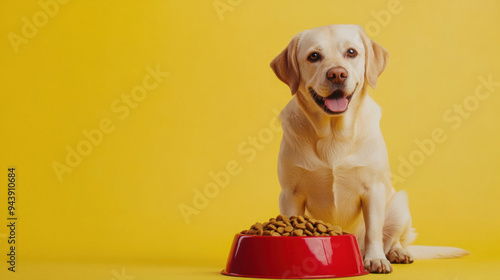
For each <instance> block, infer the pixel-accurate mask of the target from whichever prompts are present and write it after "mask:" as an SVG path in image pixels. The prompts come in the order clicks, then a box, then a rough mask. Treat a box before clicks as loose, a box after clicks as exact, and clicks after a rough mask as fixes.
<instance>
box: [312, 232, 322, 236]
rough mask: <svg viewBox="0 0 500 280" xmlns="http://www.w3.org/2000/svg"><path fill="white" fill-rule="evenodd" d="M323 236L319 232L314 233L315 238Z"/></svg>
mask: <svg viewBox="0 0 500 280" xmlns="http://www.w3.org/2000/svg"><path fill="white" fill-rule="evenodd" d="M320 235H321V234H320V233H319V232H314V233H313V236H320Z"/></svg>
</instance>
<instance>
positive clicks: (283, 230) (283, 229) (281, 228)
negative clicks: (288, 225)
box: [276, 227, 285, 233]
mask: <svg viewBox="0 0 500 280" xmlns="http://www.w3.org/2000/svg"><path fill="white" fill-rule="evenodd" d="M276 231H277V232H279V233H283V232H285V228H284V227H279V228H277V229H276Z"/></svg>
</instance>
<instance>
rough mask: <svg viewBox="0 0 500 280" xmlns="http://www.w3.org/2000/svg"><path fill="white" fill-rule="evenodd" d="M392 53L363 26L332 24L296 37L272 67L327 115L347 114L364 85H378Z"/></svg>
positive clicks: (279, 75) (280, 76) (292, 89)
mask: <svg viewBox="0 0 500 280" xmlns="http://www.w3.org/2000/svg"><path fill="white" fill-rule="evenodd" d="M388 57H389V54H388V52H387V50H385V49H384V48H383V47H382V46H380V45H379V44H377V43H376V42H374V41H373V40H371V39H370V38H368V37H367V36H366V34H365V32H364V31H363V29H362V28H361V27H360V26H357V25H330V26H323V27H318V28H314V29H310V30H306V31H303V32H301V33H299V34H297V35H296V36H295V37H294V38H293V39H292V40H291V41H290V44H289V45H288V47H287V48H285V49H284V50H283V51H282V52H281V53H280V54H279V55H278V56H277V57H276V58H274V60H273V61H272V62H271V67H272V69H273V70H274V73H275V74H276V76H278V78H279V79H280V80H281V81H283V82H284V83H286V84H288V86H289V87H290V89H291V91H292V94H295V93H297V92H299V93H300V94H302V95H303V97H304V98H305V99H306V100H309V101H313V102H314V103H316V104H317V105H318V106H317V108H318V109H319V110H322V111H323V112H324V113H326V114H328V115H340V114H342V113H344V112H345V111H346V110H347V108H348V105H349V103H350V102H351V100H352V98H353V96H355V95H356V93H358V92H360V91H361V90H362V88H363V86H364V84H365V82H366V83H368V84H369V85H370V86H371V87H373V88H375V87H376V86H377V79H378V76H379V75H380V74H381V73H382V71H384V69H385V66H386V65H387V59H388Z"/></svg>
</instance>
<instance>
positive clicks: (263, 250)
mask: <svg viewBox="0 0 500 280" xmlns="http://www.w3.org/2000/svg"><path fill="white" fill-rule="evenodd" d="M222 274H224V275H230V276H241V277H257V278H281V279H297V278H303V279H313V278H334V277H347V276H358V275H365V274H368V271H366V270H365V269H364V267H363V258H362V256H361V253H360V251H359V247H358V243H357V241H356V237H355V236H354V235H351V234H348V235H340V236H304V237H302V236H257V235H245V234H237V235H236V236H235V237H234V240H233V246H232V248H231V251H230V253H229V258H228V260H227V266H226V269H225V270H223V271H222Z"/></svg>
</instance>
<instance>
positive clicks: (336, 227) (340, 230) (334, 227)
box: [332, 226, 342, 235]
mask: <svg viewBox="0 0 500 280" xmlns="http://www.w3.org/2000/svg"><path fill="white" fill-rule="evenodd" d="M332 228H333V230H332V231H333V232H335V233H336V234H337V235H342V228H341V227H339V226H332Z"/></svg>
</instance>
